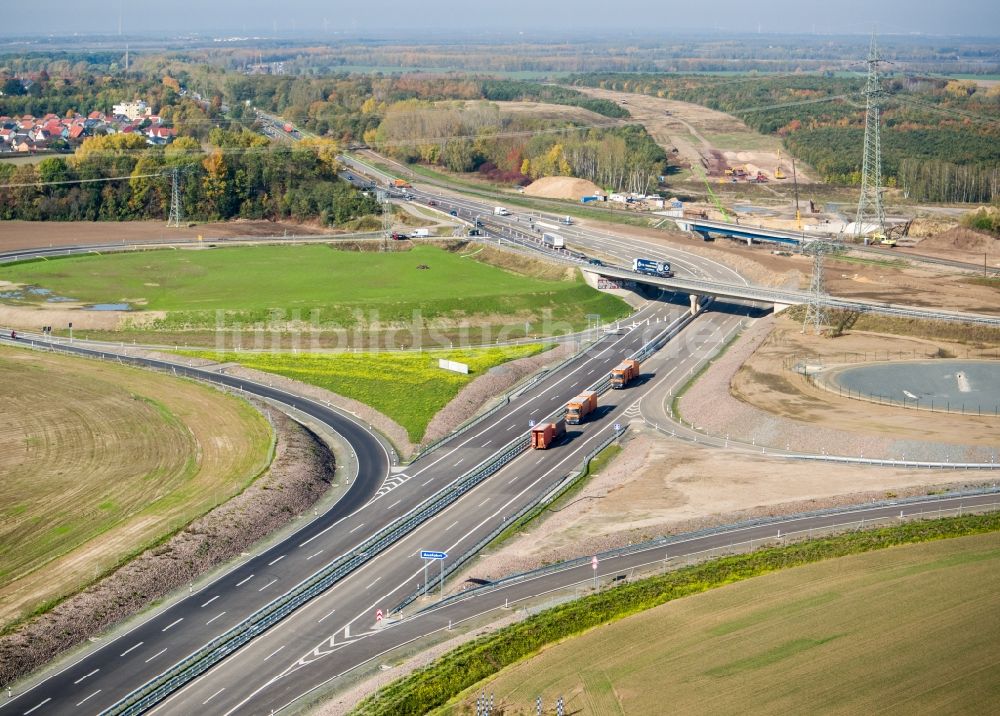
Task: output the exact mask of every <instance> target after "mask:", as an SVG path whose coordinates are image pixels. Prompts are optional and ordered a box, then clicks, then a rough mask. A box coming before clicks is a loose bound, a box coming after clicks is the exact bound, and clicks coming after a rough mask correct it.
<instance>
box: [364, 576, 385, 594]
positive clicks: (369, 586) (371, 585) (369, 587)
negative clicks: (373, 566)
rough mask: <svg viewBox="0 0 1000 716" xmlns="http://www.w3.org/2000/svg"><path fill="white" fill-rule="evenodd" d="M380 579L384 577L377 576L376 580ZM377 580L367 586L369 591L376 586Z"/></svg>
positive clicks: (366, 589)
mask: <svg viewBox="0 0 1000 716" xmlns="http://www.w3.org/2000/svg"><path fill="white" fill-rule="evenodd" d="M380 579H382V578H381V577H375V582H377V581H378V580H380ZM375 582H372V583H371V584H369V585H368V586H367V587H365V591H368V590H369V589H371V588H372V587H374V586H375Z"/></svg>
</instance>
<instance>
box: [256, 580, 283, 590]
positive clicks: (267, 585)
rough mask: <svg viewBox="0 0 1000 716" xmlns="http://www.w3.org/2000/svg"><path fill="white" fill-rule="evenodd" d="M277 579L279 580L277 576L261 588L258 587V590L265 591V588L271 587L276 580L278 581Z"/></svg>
mask: <svg viewBox="0 0 1000 716" xmlns="http://www.w3.org/2000/svg"><path fill="white" fill-rule="evenodd" d="M277 581H278V580H277V578H275V579H272V580H271V581H270V582H268V583H267V584H265V585H264V586H263V587H261V588H260V589H258V590H257V591H258V592H263V591H264V590H265V589H267V588H268V587H270V586H271V585H272V584H274V583H275V582H277Z"/></svg>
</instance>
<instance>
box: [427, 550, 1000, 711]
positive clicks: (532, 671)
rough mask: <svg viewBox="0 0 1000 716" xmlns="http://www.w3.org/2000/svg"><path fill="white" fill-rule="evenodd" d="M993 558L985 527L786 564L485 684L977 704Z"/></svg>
mask: <svg viewBox="0 0 1000 716" xmlns="http://www.w3.org/2000/svg"><path fill="white" fill-rule="evenodd" d="M998 568H1000V534H997V533H991V534H986V535H979V536H974V537H964V538H959V539H955V540H947V541H939V542H933V543H927V544H921V545H910V546H906V547H900V548H897V549H892V550H883V551H878V552H870V553H867V554H863V555H857V556H853V557H844V558H842V559H839V560H832V561H827V562H822V563H819V564H813V565H809V566H806V567H802V568H800V569H794V570H787V571H784V572H779V573H776V574H772V575H769V576H765V577H761V578H759V579H754V580H749V581H745V582H741V583H738V584H734V585H731V586H729V587H726V588H723V589H718V590H714V591H711V592H707V593H704V594H700V595H696V596H693V597H690V598H687V599H682V600H678V601H675V602H671V603H669V604H665V605H662V606H660V607H657V608H656V609H652V610H649V611H647V612H644V613H642V614H638V615H635V616H632V617H629V618H628V619H625V620H623V621H621V622H618V623H615V624H613V625H609V626H605V627H600V628H598V629H594V630H593V631H590V632H588V633H587V634H584V635H583V636H580V637H578V638H576V639H573V640H571V641H567V642H563V643H561V644H559V645H556V646H554V647H552V648H549V649H546V650H544V651H543V652H542V654H540V655H539V656H537V657H535V658H533V659H529V660H526V661H523V662H521V663H519V664H517V665H515V666H512V667H510V668H508V669H507V670H505V671H504V672H502V673H501V674H500V675H499V676H498V677H497V678H495V679H492V680H490V682H489V683H488V684H486V685H485V689H486V690H487V691H488V692H495V693H496V697H497V700H498V701H499V702H500V703H503V704H504V705H505V707H506V706H507V705H510V706H512V707H513V708H511V709H509V710H505V711H504V713H508V714H511V713H529V712H530V713H533V711H530V709H529V707H530V705H531V704H533V702H534V698H535V696H537V695H539V694H544V695H545V699H546V702H548V703H551V702H552V701H554V699H555V697H556V696H558V695H563V696H564V697H565V698H566V701H567V706H568V707H569V709H568V710H569V711H570V712H573V711H576V710H578V709H583V712H584V713H588V714H590V713H592V714H614V713H628V714H633V713H634V714H646V713H656V712H658V705H660V704H664V703H669V704H670V705H671V711H672V712H675V713H761V714H774V713H796V712H799V713H801V712H812V713H815V712H830V711H834V712H838V713H872V712H874V711H883V710H884V711H888V712H890V713H901V714H902V713H915V712H916V713H940V712H941V711H942V710H943V711H947V712H950V713H959V712H964V713H985V712H986V711H989V710H991V708H992V707H990V706H989V704H991V703H992V704H996V703H997V702H998V700H1000V659H998V656H997V650H996V644H997V643H998V640H1000V619H997V618H995V611H996V605H997V602H996V596H995V595H996V593H997V590H998V589H1000V570H998ZM467 700H468V699H466V701H467ZM466 711H467V708H462V707H461V706H457V707H449V708H446V709H442V710H441V712H442V713H465V712H466Z"/></svg>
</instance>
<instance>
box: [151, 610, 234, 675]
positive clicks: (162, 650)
mask: <svg viewBox="0 0 1000 716" xmlns="http://www.w3.org/2000/svg"><path fill="white" fill-rule="evenodd" d="M222 613H223V614H225V612H222ZM220 616H221V615H220ZM165 651H166V648H163V649H160V650H159V651H158V652H156V653H155V654H153V655H152V656H151V657H149V658H148V659H146V663H147V664H148V663H149V662H151V661H152V660H153V659H155V658H156V657H158V656H159V655H160V654H162V653H163V652H165Z"/></svg>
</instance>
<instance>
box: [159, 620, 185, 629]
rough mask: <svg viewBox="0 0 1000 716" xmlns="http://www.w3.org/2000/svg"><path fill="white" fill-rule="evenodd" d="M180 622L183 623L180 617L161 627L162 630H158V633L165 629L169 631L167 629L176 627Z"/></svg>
mask: <svg viewBox="0 0 1000 716" xmlns="http://www.w3.org/2000/svg"><path fill="white" fill-rule="evenodd" d="M182 621H184V617H181V618H180V619H175V620H174V621H172V622H170V623H169V624H167V625H166V626H165V627H163V628H162V629H160V631H166V630H167V629H169V628H170V627H172V626H177V625H178V624H180V623H181V622H182Z"/></svg>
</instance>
